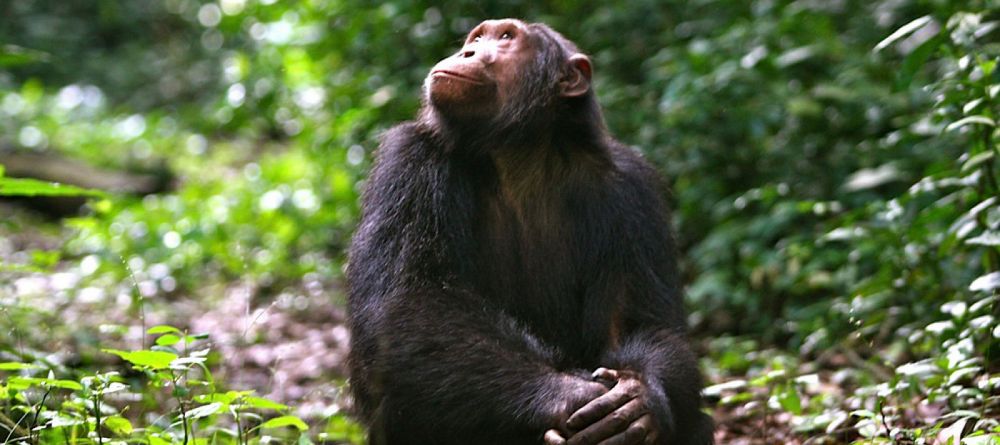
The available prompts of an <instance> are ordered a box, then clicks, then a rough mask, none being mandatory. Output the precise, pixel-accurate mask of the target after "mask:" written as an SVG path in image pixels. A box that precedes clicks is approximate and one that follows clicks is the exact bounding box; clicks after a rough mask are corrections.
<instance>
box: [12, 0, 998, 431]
mask: <svg viewBox="0 0 1000 445" xmlns="http://www.w3.org/2000/svg"><path fill="white" fill-rule="evenodd" d="M0 10H3V12H4V14H3V15H2V17H3V18H2V19H0V24H3V25H4V26H0V67H2V68H3V69H4V71H3V72H0V150H17V151H35V152H41V153H45V152H48V151H53V152H59V153H61V154H63V155H69V156H73V157H76V158H79V159H82V160H85V161H87V162H90V163H93V164H95V165H99V166H102V167H105V168H117V169H130V170H140V171H146V170H154V171H155V170H157V169H160V168H166V169H169V170H170V171H172V172H174V173H175V174H176V176H177V181H176V186H177V187H176V189H175V190H173V191H171V192H169V193H164V194H160V195H151V196H146V197H142V198H134V197H124V196H107V195H96V194H94V193H93V192H91V191H85V190H79V189H75V188H71V187H67V186H54V185H51V184H47V183H40V182H37V181H32V180H27V179H14V178H7V177H4V176H3V175H2V173H0V195H18V196H43V195H45V196H49V195H55V196H66V195H86V196H95V197H97V198H99V199H95V200H92V201H90V204H89V205H88V209H87V211H86V212H84V213H83V214H82V215H81V216H78V217H76V218H72V219H71V220H69V221H67V222H66V224H65V225H64V230H65V232H64V233H61V234H59V235H58V243H56V244H57V245H58V248H57V249H54V248H53V247H51V246H43V248H39V246H32V247H25V248H19V247H15V248H12V247H9V245H12V244H13V245H19V244H18V243H20V242H21V241H17V242H11V243H6V242H4V236H5V235H6V234H8V233H15V234H16V233H18V232H19V229H29V228H33V227H32V226H33V224H32V223H30V222H29V223H24V222H21V221H20V220H11V221H6V220H5V219H4V218H0V229H4V230H8V232H2V233H0V301H2V302H3V303H4V304H3V305H2V306H0V315H2V316H0V323H2V326H0V327H3V328H4V329H5V332H6V331H8V330H9V331H10V332H13V333H15V334H16V335H14V336H12V338H11V339H10V340H8V339H6V338H2V337H0V361H2V362H3V363H0V373H3V375H4V376H5V380H3V383H2V385H3V386H2V388H0V394H6V398H5V399H3V401H4V403H6V404H5V405H3V406H2V410H0V412H2V413H4V416H5V417H0V422H3V424H4V425H6V427H7V430H12V431H15V432H16V434H15V435H14V436H18V437H20V436H25V437H28V436H31V437H29V438H30V439H32V440H36V439H37V440H36V441H39V440H40V441H42V442H46V443H48V441H58V442H60V443H62V442H67V441H68V442H70V443H82V442H87V443H96V442H98V441H99V440H101V439H99V437H107V438H108V439H113V440H132V441H140V442H142V441H144V442H147V443H151V444H154V443H155V444H161V443H180V442H182V441H183V438H184V437H185V435H186V436H187V437H188V439H189V440H190V441H191V442H199V441H205V442H207V441H209V440H212V441H217V442H224V443H249V442H252V441H261V440H262V437H263V435H268V436H272V437H273V436H275V435H280V436H281V440H285V441H299V442H303V443H306V442H308V441H310V440H323V441H334V442H337V441H342V442H348V443H361V442H362V437H363V434H362V433H361V431H360V428H359V427H358V426H357V425H356V424H354V423H352V422H350V421H349V420H348V419H347V418H346V417H344V416H343V415H340V414H335V415H330V416H326V417H325V418H322V419H316V418H306V419H305V420H308V421H309V423H308V424H305V425H309V424H311V425H313V427H312V428H309V429H303V428H302V427H303V425H304V424H303V423H302V422H303V421H302V420H299V419H298V418H297V417H289V416H292V411H293V410H294V405H290V404H286V403H279V402H278V401H270V400H267V399H264V398H260V397H257V396H254V395H253V394H254V393H251V392H244V391H234V390H230V389H228V388H226V389H223V387H225V386H226V385H224V384H223V383H222V382H215V381H214V380H213V379H212V375H211V373H209V369H211V368H212V363H211V362H212V357H211V356H210V355H204V354H207V352H205V351H207V350H208V348H207V346H206V347H202V346H200V345H202V343H201V342H203V341H204V338H203V336H194V335H190V334H188V333H187V332H186V331H185V330H183V329H178V328H174V327H170V326H166V325H164V326H158V327H155V328H152V329H150V330H149V331H148V335H151V336H155V340H154V341H153V344H154V346H151V347H150V348H148V349H145V348H144V349H139V350H129V349H128V348H126V347H123V346H121V345H120V344H104V341H103V340H102V341H97V340H94V338H95V337H97V336H96V335H95V334H94V331H97V330H99V329H103V328H99V327H97V326H59V325H58V324H59V323H60V321H59V316H58V315H59V310H61V309H65V308H67V307H76V306H80V305H81V304H83V303H81V302H80V301H78V300H85V299H84V298H83V296H84V295H87V292H85V290H86V291H89V295H94V293H95V292H93V290H94V289H100V292H105V293H107V294H109V295H118V296H119V297H121V296H124V297H125V298H124V299H123V298H118V299H117V300H115V301H111V300H112V299H111V298H108V299H107V301H104V302H103V304H104V306H103V307H105V308H106V307H113V308H116V307H117V306H119V305H124V306H127V310H126V311H124V312H126V313H128V314H129V316H131V317H135V316H139V315H140V314H141V313H142V311H143V310H145V309H146V308H152V307H153V306H157V305H158V306H161V307H166V308H167V309H168V310H167V311H166V312H170V311H169V308H171V305H181V304H200V305H202V306H201V307H209V306H211V305H213V304H216V303H215V302H216V301H218V299H219V298H220V296H221V295H222V294H225V293H226V290H227V289H231V288H233V287H244V286H245V287H247V288H249V289H250V290H251V291H252V294H253V297H254V298H253V299H252V301H251V302H248V303H247V304H248V305H250V304H251V303H252V304H254V305H262V306H266V305H268V304H271V303H270V302H271V301H272V299H274V297H275V296H279V295H298V294H307V293H316V292H319V293H324V294H328V295H330V296H329V297H327V298H334V299H338V298H341V297H342V295H340V290H341V285H340V282H339V280H340V278H341V272H340V271H341V269H342V267H343V265H344V257H343V251H344V248H345V247H346V245H347V244H348V242H349V237H350V233H351V231H352V229H353V225H354V223H355V221H356V218H357V213H358V208H357V204H356V202H357V199H358V190H360V189H361V187H362V186H363V180H364V179H363V178H364V177H365V172H366V171H367V169H368V167H369V165H370V163H371V158H372V150H373V149H374V147H375V146H376V144H377V138H378V134H379V132H381V131H382V130H383V129H384V128H386V127H387V126H390V125H392V124H394V123H396V122H399V121H401V120H405V119H409V118H411V117H412V116H413V114H414V112H415V110H416V108H417V107H418V105H419V90H420V85H421V82H422V79H423V77H424V75H425V74H426V70H427V67H429V66H430V65H431V64H432V63H433V62H434V61H436V60H438V59H439V58H440V57H442V56H443V55H445V54H449V53H450V52H452V51H453V50H454V49H455V48H456V47H457V45H458V42H459V41H460V38H461V36H462V35H463V34H464V32H465V31H466V30H467V29H469V28H470V27H471V26H473V25H474V24H475V23H476V22H477V21H478V20H479V19H481V18H486V17H498V16H520V17H524V18H526V19H528V20H540V21H545V22H547V23H549V24H551V25H552V26H553V27H554V28H556V29H559V30H561V31H563V32H564V33H565V34H566V35H567V37H569V38H570V39H572V40H574V41H576V42H578V43H579V45H580V47H581V48H584V49H586V50H587V51H589V53H590V55H591V56H592V59H593V61H594V65H595V76H596V88H597V91H598V93H599V96H600V101H601V103H602V104H603V105H604V108H605V110H606V118H607V121H608V126H609V127H610V129H611V130H612V133H614V134H615V135H616V136H617V137H619V138H620V139H622V140H623V141H625V142H626V143H629V144H635V145H637V146H639V147H640V148H641V149H642V150H643V151H644V153H645V154H646V155H647V157H648V158H649V159H651V160H652V161H653V162H655V163H656V164H657V165H658V166H659V167H660V168H661V169H662V171H663V172H664V177H665V178H667V179H668V180H669V181H670V182H671V186H672V189H673V192H674V193H673V195H672V196H671V198H670V199H671V200H672V204H673V207H674V208H675V215H676V217H675V219H676V221H675V222H676V229H677V234H678V239H679V245H680V248H681V250H682V255H683V257H684V258H685V259H686V262H685V264H684V268H685V278H686V280H687V282H688V283H689V287H688V292H687V296H688V306H689V307H690V309H691V321H692V324H693V325H694V328H695V332H696V333H697V334H699V335H700V336H702V337H707V338H713V340H710V341H707V343H708V347H707V349H708V351H709V354H708V358H707V359H706V362H705V367H706V369H708V370H709V374H710V377H711V379H712V380H713V381H714V382H715V383H717V384H716V385H713V386H712V387H710V388H709V389H708V390H707V393H708V395H709V396H710V398H711V399H713V400H715V401H716V402H717V404H716V409H717V410H718V411H720V412H723V413H727V414H729V413H735V414H733V416H725V417H724V418H726V419H731V418H735V419H737V420H734V421H732V423H739V422H745V423H748V424H751V425H753V426H755V427H757V426H762V427H763V428H765V431H770V432H774V429H780V430H782V431H783V434H784V435H780V434H777V433H775V434H776V435H775V436H774V437H775V439H774V441H778V442H780V441H785V442H787V443H799V442H801V441H802V440H804V439H803V438H806V437H809V438H815V440H817V441H822V440H826V441H827V442H824V443H889V442H890V441H894V442H895V443H907V441H913V442H917V443H921V442H922V443H930V442H937V443H947V441H949V440H951V441H952V443H963V444H975V443H990V441H992V442H993V443H996V441H997V440H1000V439H997V437H998V436H1000V431H998V428H1000V426H998V424H997V421H996V418H997V417H998V414H997V413H998V410H1000V407H998V405H1000V399H998V398H997V397H998V396H997V394H998V393H1000V391H998V389H997V388H998V379H1000V377H998V374H997V372H998V371H1000V370H998V369H997V365H996V357H997V356H998V355H997V354H998V353H1000V345H998V342H1000V328H998V327H997V324H998V323H997V318H998V317H1000V309H998V307H1000V305H998V304H997V295H998V292H1000V202H998V200H997V199H998V198H997V196H998V195H1000V187H998V180H997V174H998V172H997V163H996V159H997V155H998V153H997V151H998V148H997V145H996V142H997V139H998V137H1000V134H998V130H997V122H998V120H1000V115H998V108H997V107H998V97H997V96H998V95H1000V73H998V72H997V66H996V65H997V63H998V61H1000V45H998V44H997V43H996V42H997V39H996V35H997V33H998V32H1000V30H997V29H996V28H997V26H998V25H997V23H998V18H1000V9H998V5H997V4H996V2H994V1H987V0H972V1H963V2H959V1H947V0H940V1H938V0H934V1H929V0H901V1H897V0H892V1H890V0H879V1H861V0H845V1H837V2H820V1H791V0H769V1H758V2H746V1H740V0H713V1H708V0H693V1H686V2H661V1H655V0H640V1H633V2H621V1H601V2H598V1H590V0H582V1H575V2H568V1H547V2H523V1H513V2H496V1H487V2H479V1H476V2H473V1H466V0H461V1H454V2H449V3H448V4H447V5H442V4H439V3H436V2H427V1H411V2H388V3H368V2H357V1H344V2H293V3H287V2H273V1H261V2H249V1H241V0H223V1H219V2H214V1H207V0H167V1H162V2H161V1H156V0H133V1H105V2H91V1H84V0H70V1H59V2H56V1H51V0H45V1H35V2H13V3H11V4H10V5H9V6H3V7H0ZM2 210H3V209H0V211H2ZM53 273H59V274H64V275H65V274H70V275H72V274H76V275H74V276H75V277H77V278H78V280H77V281H74V282H73V283H74V284H73V285H72V286H64V287H54V288H53V291H52V292H51V293H50V294H46V293H44V292H42V295H44V297H45V300H46V301H48V300H52V301H55V302H59V303H58V304H57V305H56V306H57V307H58V308H59V309H39V308H38V307H37V305H36V304H35V302H34V301H24V299H27V298H37V296H38V294H37V293H35V294H32V293H28V292H27V291H23V290H22V288H28V287H30V286H28V285H27V284H25V283H24V282H19V281H17V280H18V278H19V277H24V276H33V277H37V276H38V274H45V275H52V274H53ZM387 273H390V272H388V271H387ZM31 274H35V275H31ZM29 284H30V283H29ZM316 286H319V291H316V289H315V287H316ZM7 291H9V292H8V294H9V295H12V296H13V297H10V298H8V297H7V294H5V293H4V292H7ZM8 302H11V303H10V304H7V303H8ZM83 307H85V308H88V310H90V309H89V306H83ZM157 322H160V321H159V320H158V321H157ZM168 322H169V323H171V324H176V325H180V326H183V325H185V322H186V321H185V320H168ZM101 323H107V325H129V324H134V322H133V321H131V320H101ZM8 325H9V326H8ZM37 326H55V327H54V328H52V330H51V331H46V334H47V335H49V334H50V335H53V336H57V337H60V338H72V339H75V340H74V343H73V344H74V345H77V346H78V347H79V351H78V353H79V355H80V357H82V358H83V363H82V364H76V365H74V366H73V367H68V368H67V367H66V366H63V364H62V363H58V362H46V361H42V360H38V359H36V358H37V357H43V356H46V351H45V349H46V348H47V347H49V345H47V344H46V341H45V340H47V339H34V338H35V337H38V336H36V335H33V334H35V332H36V330H37V329H38V328H37ZM8 328H9V329H8ZM104 328H106V326H105V327H104ZM25 332H27V335H26V334H25ZM15 344H16V345H18V346H17V347H15V346H14V345H15ZM25 344H27V345H28V347H27V348H25V347H24V345H25ZM60 344H61V343H60ZM100 350H105V351H108V352H109V354H100V353H99V352H98V351H100ZM199 354H202V355H199ZM101 356H106V357H107V358H110V359H119V360H124V361H125V362H126V363H127V364H128V365H127V366H128V367H130V368H134V369H130V370H128V371H127V372H124V373H123V374H122V375H119V374H115V373H114V372H109V371H108V369H109V367H108V366H107V364H106V363H104V362H101V361H100V360H99V359H97V358H95V357H101ZM50 371H51V372H50ZM43 374H45V375H43ZM56 375H58V376H59V377H58V378H57V377H56ZM136 376H138V377H136ZM341 377H342V376H341ZM217 386H218V387H219V388H216V387H217ZM257 389H258V390H259V389H260V388H257ZM122 394H128V395H130V396H131V397H133V398H137V399H140V400H141V402H139V403H140V405H142V406H141V408H142V409H145V410H146V411H144V412H155V413H157V414H159V415H161V416H162V418H161V419H159V420H156V421H149V420H148V419H147V418H145V417H142V416H139V415H138V414H136V412H137V410H138V409H139V408H140V406H139V405H135V404H132V403H129V402H126V401H124V400H125V399H129V398H128V397H122ZM282 402H285V401H282ZM265 417H266V418H265ZM4 419H7V420H10V422H6V421H5V420H4ZM323 422H325V424H323V425H322V427H320V426H319V425H321V424H322V423H323ZM754 422H758V423H754ZM15 425H16V427H15ZM98 426H100V427H101V428H97V427H98ZM36 427H41V428H40V429H37V428H36ZM723 427H724V428H729V430H733V429H734V428H732V427H731V425H727V424H724V425H723ZM771 427H773V428H774V429H768V428H771ZM3 430H4V427H3V426H0V431H3ZM97 430H100V431H101V435H97V434H96V433H95V431H97ZM104 435H106V436H104ZM14 436H12V437H14ZM725 438H726V439H732V437H730V436H725ZM774 441H772V443H773V442H774Z"/></svg>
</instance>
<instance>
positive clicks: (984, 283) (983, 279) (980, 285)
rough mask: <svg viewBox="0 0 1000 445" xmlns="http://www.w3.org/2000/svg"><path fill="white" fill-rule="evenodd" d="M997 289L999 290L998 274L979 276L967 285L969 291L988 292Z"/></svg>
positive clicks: (999, 276)
mask: <svg viewBox="0 0 1000 445" xmlns="http://www.w3.org/2000/svg"><path fill="white" fill-rule="evenodd" d="M997 288H1000V272H990V273H988V274H986V275H981V276H979V278H976V279H975V280H973V281H972V284H970V285H969V290H971V291H980V290H983V291H990V290H993V289H997Z"/></svg>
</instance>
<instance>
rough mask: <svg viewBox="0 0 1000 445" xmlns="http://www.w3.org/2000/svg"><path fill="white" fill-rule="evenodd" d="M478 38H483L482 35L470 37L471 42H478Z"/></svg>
mask: <svg viewBox="0 0 1000 445" xmlns="http://www.w3.org/2000/svg"><path fill="white" fill-rule="evenodd" d="M480 40H483V36H475V37H473V38H472V41H473V42H478V41H480Z"/></svg>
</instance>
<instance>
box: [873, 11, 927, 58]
mask: <svg viewBox="0 0 1000 445" xmlns="http://www.w3.org/2000/svg"><path fill="white" fill-rule="evenodd" d="M930 23H936V22H934V18H933V17H931V16H929V15H925V16H923V17H920V18H918V19H916V20H913V21H912V22H910V23H907V24H905V25H903V26H902V27H900V28H899V29H897V30H896V32H894V33H892V34H889V37H886V38H885V39H883V40H882V41H881V42H878V44H877V45H875V52H878V51H882V50H883V49H885V48H886V47H888V46H889V45H892V44H893V43H896V41H897V40H899V39H902V38H904V37H906V36H908V35H910V34H913V33H914V32H916V31H917V30H918V29H920V28H923V27H925V26H927V25H928V24H930Z"/></svg>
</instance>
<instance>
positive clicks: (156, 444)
mask: <svg viewBox="0 0 1000 445" xmlns="http://www.w3.org/2000/svg"><path fill="white" fill-rule="evenodd" d="M146 439H147V440H149V445H171V444H172V442H170V441H169V440H166V439H164V438H162V437H160V436H157V435H155V434H150V435H148V436H146Z"/></svg>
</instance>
